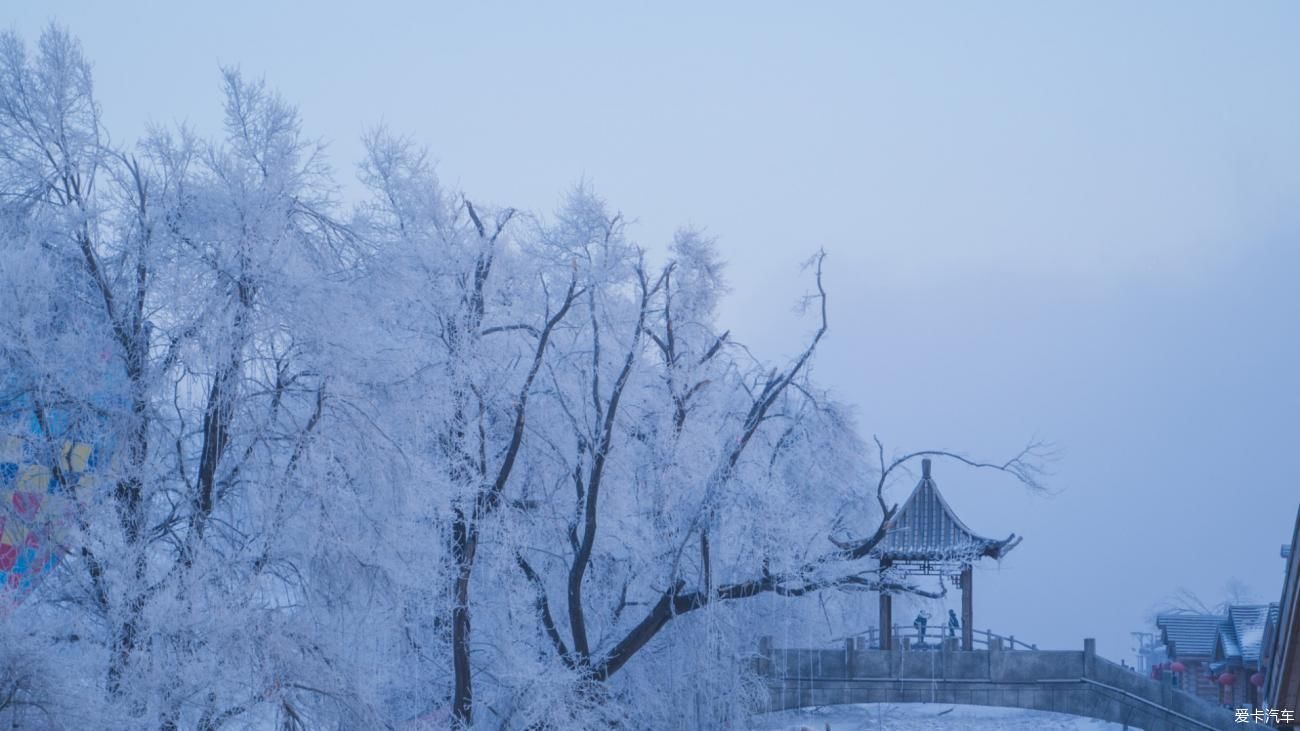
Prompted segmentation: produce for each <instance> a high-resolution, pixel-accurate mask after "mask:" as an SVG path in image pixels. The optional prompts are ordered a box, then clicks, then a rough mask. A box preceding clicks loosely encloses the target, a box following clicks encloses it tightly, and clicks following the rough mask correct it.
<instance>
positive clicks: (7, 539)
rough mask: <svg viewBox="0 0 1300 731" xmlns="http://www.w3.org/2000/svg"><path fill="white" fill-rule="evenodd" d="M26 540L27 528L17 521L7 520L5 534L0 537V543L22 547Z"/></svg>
mask: <svg viewBox="0 0 1300 731" xmlns="http://www.w3.org/2000/svg"><path fill="white" fill-rule="evenodd" d="M25 540H27V526H25V525H23V524H22V523H21V522H19V521H17V520H12V519H11V520H6V521H5V531H4V534H3V535H0V543H8V544H9V545H11V546H21V545H23V541H25Z"/></svg>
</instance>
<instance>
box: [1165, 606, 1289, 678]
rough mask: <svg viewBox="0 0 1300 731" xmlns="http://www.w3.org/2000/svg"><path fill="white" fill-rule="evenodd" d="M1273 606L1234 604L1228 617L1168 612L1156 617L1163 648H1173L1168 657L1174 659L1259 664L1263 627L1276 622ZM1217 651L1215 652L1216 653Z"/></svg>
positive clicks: (1276, 612) (1275, 609) (1275, 610)
mask: <svg viewBox="0 0 1300 731" xmlns="http://www.w3.org/2000/svg"><path fill="white" fill-rule="evenodd" d="M1277 617H1278V607H1277V605H1276V604H1234V605H1231V606H1229V607H1228V614H1227V615H1226V616H1225V615H1222V614H1197V613H1191V612H1168V613H1165V614H1161V615H1159V616H1158V617H1156V626H1157V627H1159V628H1160V630H1161V633H1162V637H1163V639H1164V641H1165V643H1166V644H1169V645H1172V650H1171V653H1170V654H1171V656H1173V657H1177V658H1183V659H1187V658H1206V659H1209V658H1213V657H1215V656H1216V655H1220V656H1221V657H1222V658H1224V659H1230V660H1234V661H1237V662H1240V663H1244V664H1252V663H1255V664H1257V663H1258V662H1259V653H1260V646H1261V644H1262V643H1263V639H1264V627H1265V626H1266V625H1267V624H1268V622H1270V621H1272V622H1276V621H1277ZM1216 650H1218V652H1216Z"/></svg>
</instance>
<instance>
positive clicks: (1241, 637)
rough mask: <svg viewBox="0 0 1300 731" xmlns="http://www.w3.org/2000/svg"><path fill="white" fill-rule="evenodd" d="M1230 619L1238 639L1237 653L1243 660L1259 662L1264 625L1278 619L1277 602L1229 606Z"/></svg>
mask: <svg viewBox="0 0 1300 731" xmlns="http://www.w3.org/2000/svg"><path fill="white" fill-rule="evenodd" d="M1228 619H1229V622H1230V624H1231V627H1232V634H1233V635H1234V639H1235V640H1236V645H1237V648H1238V650H1237V652H1236V653H1235V654H1236V655H1239V656H1240V657H1241V660H1242V662H1246V663H1258V662H1259V651H1260V645H1261V644H1262V643H1263V640H1264V627H1265V626H1266V625H1267V624H1268V623H1269V622H1270V621H1272V622H1276V621H1277V620H1278V605H1277V604H1253V605H1239V606H1231V607H1228Z"/></svg>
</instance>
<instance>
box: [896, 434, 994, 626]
mask: <svg viewBox="0 0 1300 731" xmlns="http://www.w3.org/2000/svg"><path fill="white" fill-rule="evenodd" d="M887 530H888V532H887V533H886V534H885V538H884V540H882V541H881V542H880V544H879V545H877V546H876V548H875V550H873V551H872V553H871V555H872V557H874V558H875V559H877V560H878V561H879V562H880V569H881V575H882V576H884V575H885V574H886V573H889V574H891V575H892V576H894V577H900V578H901V577H907V576H939V577H941V578H940V580H941V581H942V580H943V579H948V580H950V581H953V582H954V583H956V584H957V585H958V586H959V587H961V648H962V649H963V650H970V649H973V648H972V645H973V644H974V632H973V630H972V625H971V620H972V618H973V611H972V602H971V588H972V587H971V566H972V565H973V564H974V563H975V562H976V561H978V560H980V559H981V558H986V557H987V558H992V559H1001V558H1002V557H1003V556H1005V555H1006V554H1007V553H1008V552H1009V551H1010V550H1011V549H1013V548H1015V547H1016V546H1017V545H1018V544H1019V543H1020V538H1018V537H1016V534H1014V533H1012V534H1011V535H1010V536H1007V538H1005V539H1003V540H1000V541H999V540H995V539H992V538H984V537H982V536H978V535H976V534H975V533H973V532H971V529H970V528H967V527H966V524H965V523H963V522H961V519H960V518H958V517H957V515H956V514H955V513H953V511H952V508H951V507H950V506H949V505H948V501H946V500H944V499H943V495H941V494H940V493H939V487H938V486H937V485H935V483H934V478H932V477H931V476H930V460H929V459H923V460H921V481H920V482H919V483H917V485H916V489H914V490H912V494H911V495H910V496H908V498H907V502H905V503H903V507H901V508H899V510H898V512H897V513H896V514H895V515H894V517H893V519H892V520H891V521H890V524H889V526H888V529H887ZM892 647H893V601H892V597H891V596H890V594H889V592H887V591H881V592H880V649H882V650H888V649H892Z"/></svg>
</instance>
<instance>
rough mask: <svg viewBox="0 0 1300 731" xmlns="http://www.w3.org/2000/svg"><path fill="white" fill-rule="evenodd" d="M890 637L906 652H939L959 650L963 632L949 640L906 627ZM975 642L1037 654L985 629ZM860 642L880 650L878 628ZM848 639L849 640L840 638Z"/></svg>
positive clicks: (942, 633) (938, 632)
mask: <svg viewBox="0 0 1300 731" xmlns="http://www.w3.org/2000/svg"><path fill="white" fill-rule="evenodd" d="M889 634H890V637H892V638H893V640H894V642H897V643H899V644H901V645H903V647H904V648H905V649H925V648H930V647H934V648H936V649H937V648H940V647H943V646H944V644H945V643H946V644H948V645H949V646H951V648H952V649H957V647H958V643H959V641H960V640H961V630H957V631H956V632H954V633H953V636H949V634H948V629H947V628H946V627H941V626H937V625H936V626H932V627H926V628H925V629H924V630H917V629H916V628H915V627H904V626H902V625H899V624H896V625H894V628H893V629H892V630H891V631H890V633H889ZM971 635H972V639H973V641H974V644H975V647H974V649H977V650H987V649H989V648H990V647H992V646H994V645H999V646H1000V648H1001V649H1003V650H1037V649H1038V645H1032V644H1030V643H1028V642H1024V641H1022V640H1017V639H1016V636H1015V635H1000V634H998V633H996V632H992V631H990V630H986V629H977V630H972V631H971ZM854 636H855V637H857V638H858V640H859V642H860V646H861V647H865V648H872V649H876V648H879V647H880V630H879V629H878V628H876V627H870V628H868V629H867V630H866V631H864V632H862V633H861V634H859V635H854ZM841 639H848V638H841Z"/></svg>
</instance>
